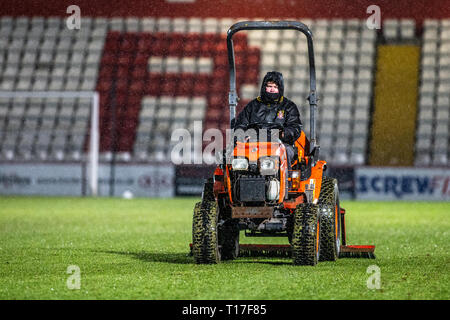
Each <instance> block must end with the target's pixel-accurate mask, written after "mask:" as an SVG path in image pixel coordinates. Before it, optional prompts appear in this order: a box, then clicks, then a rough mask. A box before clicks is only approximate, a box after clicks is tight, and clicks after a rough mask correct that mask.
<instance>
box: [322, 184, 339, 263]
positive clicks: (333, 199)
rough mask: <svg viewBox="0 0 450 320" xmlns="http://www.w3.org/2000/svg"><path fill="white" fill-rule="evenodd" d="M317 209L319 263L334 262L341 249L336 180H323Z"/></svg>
mask: <svg viewBox="0 0 450 320" xmlns="http://www.w3.org/2000/svg"><path fill="white" fill-rule="evenodd" d="M319 208H320V209H319V211H320V212H319V222H320V227H321V228H320V261H336V259H337V258H338V257H339V251H340V247H341V242H340V233H341V230H340V221H341V219H340V218H341V217H340V206H339V189H338V184H337V180H336V179H332V178H329V177H324V178H323V180H322V188H321V191H320V196H319Z"/></svg>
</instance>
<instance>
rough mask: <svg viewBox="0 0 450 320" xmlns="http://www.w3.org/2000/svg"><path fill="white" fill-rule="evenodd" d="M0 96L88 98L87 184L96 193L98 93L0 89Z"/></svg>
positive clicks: (13, 97)
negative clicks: (89, 103)
mask: <svg viewBox="0 0 450 320" xmlns="http://www.w3.org/2000/svg"><path fill="white" fill-rule="evenodd" d="M0 98H8V99H11V98H12V99H15V98H16V99H17V98H25V99H26V98H62V99H64V98H66V99H68V98H85V99H90V102H91V111H90V129H89V130H90V135H89V150H88V158H87V159H88V161H87V162H88V185H89V190H90V194H91V195H92V196H97V195H98V167H99V165H98V162H99V141H100V134H99V108H100V95H99V93H98V92H96V91H0Z"/></svg>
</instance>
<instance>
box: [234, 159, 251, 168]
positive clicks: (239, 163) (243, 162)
mask: <svg viewBox="0 0 450 320" xmlns="http://www.w3.org/2000/svg"><path fill="white" fill-rule="evenodd" d="M231 167H232V168H233V170H247V169H248V160H247V159H245V158H235V159H233V161H232V162H231Z"/></svg>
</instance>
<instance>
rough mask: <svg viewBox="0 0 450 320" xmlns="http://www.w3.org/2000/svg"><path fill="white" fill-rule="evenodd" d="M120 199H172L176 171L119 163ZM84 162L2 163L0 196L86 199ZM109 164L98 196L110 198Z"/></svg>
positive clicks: (116, 178) (104, 168) (100, 179)
mask: <svg viewBox="0 0 450 320" xmlns="http://www.w3.org/2000/svg"><path fill="white" fill-rule="evenodd" d="M115 166H116V169H115V170H116V171H115V172H116V173H115V176H114V185H113V187H114V193H113V196H117V197H121V196H124V197H173V196H174V195H175V194H174V190H175V187H174V186H175V185H174V176H175V169H174V167H173V166H172V165H168V164H158V163H155V164H119V163H118V164H116V165H115ZM86 169H87V168H86V165H85V164H81V163H76V162H74V163H48V162H46V163H29V162H24V163H17V162H16V163H0V195H45V196H84V195H87V194H89V193H88V190H87V189H88V187H87V183H88V180H87V175H86V171H87V170H86ZM110 173H111V170H110V165H109V164H104V163H100V165H99V175H98V196H110V195H111V194H110V188H111V186H112V184H111V181H110Z"/></svg>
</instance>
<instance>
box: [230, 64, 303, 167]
mask: <svg viewBox="0 0 450 320" xmlns="http://www.w3.org/2000/svg"><path fill="white" fill-rule="evenodd" d="M283 94H284V81H283V75H282V74H281V73H280V72H276V71H272V72H268V73H267V74H266V75H265V77H264V80H263V82H262V85H261V92H260V96H259V97H257V98H256V99H253V100H252V101H251V102H250V103H249V104H247V105H246V106H245V108H244V109H243V110H242V112H241V113H240V114H239V115H238V116H237V119H236V123H235V125H234V129H235V130H238V129H242V130H247V129H248V128H249V126H252V125H256V124H258V125H259V127H260V128H262V129H266V128H271V127H273V126H274V125H276V126H277V127H278V128H282V130H281V133H280V138H281V141H282V142H283V143H284V145H285V148H286V155H287V160H288V164H289V168H290V167H291V166H292V159H293V158H294V146H293V144H294V142H295V141H296V140H297V139H298V138H299V137H300V134H301V132H302V122H301V120H300V114H299V112H298V108H297V106H296V105H295V103H294V102H292V101H291V100H289V99H287V98H286V97H285V96H284V95H283Z"/></svg>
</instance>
